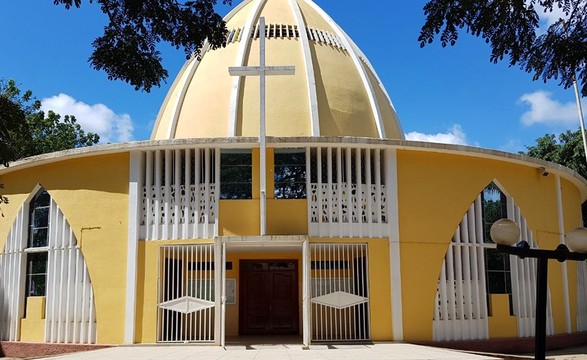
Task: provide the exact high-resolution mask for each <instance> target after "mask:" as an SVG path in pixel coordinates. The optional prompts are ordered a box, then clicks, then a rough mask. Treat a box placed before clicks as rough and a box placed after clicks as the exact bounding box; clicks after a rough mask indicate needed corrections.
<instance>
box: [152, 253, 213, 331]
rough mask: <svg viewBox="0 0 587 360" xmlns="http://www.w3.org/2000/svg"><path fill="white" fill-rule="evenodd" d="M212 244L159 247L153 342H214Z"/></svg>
mask: <svg viewBox="0 0 587 360" xmlns="http://www.w3.org/2000/svg"><path fill="white" fill-rule="evenodd" d="M214 263H215V262H214V245H213V244H206V245H170V246H162V247H161V255H160V258H159V295H158V299H159V301H158V314H157V322H158V325H157V330H158V334H157V341H159V342H213V341H214V340H215V325H214V322H215V311H216V309H215V271H214V268H215V267H214Z"/></svg>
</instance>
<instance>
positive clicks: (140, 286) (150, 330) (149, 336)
mask: <svg viewBox="0 0 587 360" xmlns="http://www.w3.org/2000/svg"><path fill="white" fill-rule="evenodd" d="M210 243H213V241H211V240H173V241H139V249H138V261H137V269H138V270H137V307H136V310H137V313H136V323H135V325H136V329H135V342H137V343H155V342H157V286H158V283H157V281H158V279H159V258H160V256H161V255H160V254H161V251H160V249H161V246H164V245H185V244H210Z"/></svg>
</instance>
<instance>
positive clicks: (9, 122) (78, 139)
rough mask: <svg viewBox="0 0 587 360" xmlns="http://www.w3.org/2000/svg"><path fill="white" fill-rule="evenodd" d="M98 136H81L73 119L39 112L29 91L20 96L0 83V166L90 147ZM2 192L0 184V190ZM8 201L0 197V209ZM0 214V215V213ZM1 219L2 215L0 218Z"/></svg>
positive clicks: (13, 85) (13, 84) (8, 84)
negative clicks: (31, 157)
mask: <svg viewBox="0 0 587 360" xmlns="http://www.w3.org/2000/svg"><path fill="white" fill-rule="evenodd" d="M98 141H100V136H98V135H97V134H94V133H91V132H90V133H87V134H86V133H85V132H84V131H83V130H82V128H81V126H80V125H79V124H78V123H77V121H76V119H75V117H74V116H70V115H66V116H65V117H64V118H63V121H61V116H60V115H59V114H55V113H54V112H53V111H49V112H48V114H47V115H45V113H44V112H43V111H41V102H40V101H39V100H37V99H35V98H34V97H33V93H32V92H31V91H30V90H27V91H25V92H24V93H22V92H21V90H20V89H19V88H18V87H17V86H16V82H15V81H14V80H8V81H7V82H5V81H3V80H1V79H0V164H1V165H4V166H8V165H9V163H10V162H11V161H15V160H18V159H21V158H24V157H27V156H33V155H39V154H44V153H49V152H53V151H59V150H66V149H72V148H76V147H82V146H91V145H94V144H97V143H98ZM3 188H4V186H3V184H0V190H2V189H3ZM7 203H8V199H7V198H6V197H5V196H3V195H2V194H0V205H1V204H7ZM0 214H1V212H0ZM2 216H3V214H2Z"/></svg>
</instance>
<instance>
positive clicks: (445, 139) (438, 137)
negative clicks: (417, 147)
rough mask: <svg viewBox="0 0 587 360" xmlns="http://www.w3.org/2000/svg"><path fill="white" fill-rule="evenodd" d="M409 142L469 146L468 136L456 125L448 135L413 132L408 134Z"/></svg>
mask: <svg viewBox="0 0 587 360" xmlns="http://www.w3.org/2000/svg"><path fill="white" fill-rule="evenodd" d="M406 139H407V140H414V141H426V142H434V143H444V144H455V145H467V136H466V135H465V133H464V132H463V129H462V128H461V126H460V125H458V124H455V125H453V126H452V128H450V129H449V131H448V132H446V133H437V134H424V133H420V132H417V131H412V132H409V133H407V134H406Z"/></svg>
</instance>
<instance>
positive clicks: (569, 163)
mask: <svg viewBox="0 0 587 360" xmlns="http://www.w3.org/2000/svg"><path fill="white" fill-rule="evenodd" d="M526 150H527V152H523V151H521V152H520V153H521V154H523V155H528V156H532V157H535V158H538V159H542V160H546V161H550V162H553V163H557V164H560V165H563V166H566V167H568V168H569V169H572V170H575V171H576V172H577V173H578V174H579V175H581V176H582V177H584V178H585V179H587V165H586V164H585V152H584V150H583V140H582V138H581V130H580V129H578V130H576V131H571V130H567V131H565V132H563V133H561V134H560V135H558V137H557V136H556V135H555V134H546V135H544V136H542V137H539V138H538V139H536V145H532V146H526Z"/></svg>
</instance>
